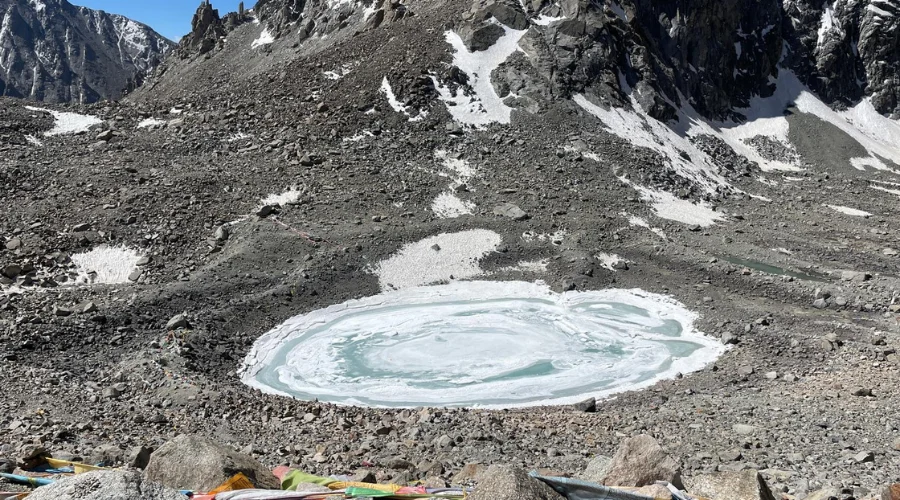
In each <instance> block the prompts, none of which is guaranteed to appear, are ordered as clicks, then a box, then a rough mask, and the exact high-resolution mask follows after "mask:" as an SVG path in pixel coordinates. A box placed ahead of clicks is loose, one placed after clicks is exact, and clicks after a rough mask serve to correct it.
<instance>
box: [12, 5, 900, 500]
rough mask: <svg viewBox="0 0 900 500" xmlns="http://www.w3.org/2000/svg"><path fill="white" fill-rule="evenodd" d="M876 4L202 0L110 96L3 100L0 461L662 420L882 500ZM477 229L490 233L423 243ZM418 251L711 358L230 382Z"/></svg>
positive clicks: (678, 435)
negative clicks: (317, 395)
mask: <svg viewBox="0 0 900 500" xmlns="http://www.w3.org/2000/svg"><path fill="white" fill-rule="evenodd" d="M893 5H894V3H893V2H889V1H883V0H882V1H853V0H848V1H844V0H840V1H838V2H837V3H827V4H818V3H816V4H814V5H808V4H807V3H801V2H787V3H779V2H766V1H763V2H737V1H718V2H712V1H710V2H642V1H639V0H638V1H622V2H618V3H617V2H611V1H608V0H607V1H603V2H577V1H568V2H566V1H564V2H560V3H552V2H541V1H539V0H535V1H526V2H524V3H519V2H517V1H512V2H506V1H489V0H485V1H480V0H479V1H476V2H472V3H469V2H457V1H444V0H417V1H416V2H399V1H383V2H378V1H376V2H372V3H369V2H353V1H338V0H320V1H318V0H307V1H306V2H295V1H282V0H268V1H265V2H260V3H259V4H258V5H256V6H255V8H254V9H253V10H252V11H249V12H246V13H243V15H242V14H239V13H235V14H228V15H220V14H219V13H218V12H215V8H214V6H207V5H203V6H201V7H200V9H199V10H198V12H197V16H196V17H195V19H194V23H193V26H194V32H193V33H192V34H191V35H190V36H189V37H187V38H186V39H185V40H184V41H183V42H182V44H181V46H180V47H179V49H178V55H177V57H170V58H168V59H167V60H166V62H165V63H164V64H163V65H162V66H161V68H160V70H159V71H157V72H156V73H155V75H154V77H153V78H152V79H151V80H149V81H148V82H146V84H145V85H144V86H142V87H141V88H140V89H138V90H137V91H135V92H134V93H133V94H131V95H130V96H129V97H128V98H127V99H125V100H122V101H119V102H114V103H104V104H102V105H101V104H94V105H90V106H84V107H78V108H76V109H67V111H69V112H72V111H75V112H77V113H78V115H71V114H66V113H62V112H60V111H57V110H55V109H53V110H50V111H48V110H41V109H36V108H26V107H25V106H24V103H22V102H19V101H15V100H10V99H5V100H2V101H0V106H2V110H3V112H4V113H3V116H4V117H7V118H4V120H3V123H0V141H2V143H0V150H2V153H3V154H2V155H0V184H2V186H3V188H4V189H3V193H4V194H3V196H5V198H4V201H6V202H7V205H8V206H9V207H10V209H9V211H8V213H6V214H2V215H0V232H2V234H3V238H4V241H5V246H3V247H2V248H0V269H2V271H3V276H2V277H0V287H2V290H3V294H2V296H0V328H2V330H0V354H2V356H3V359H4V362H3V363H2V364H0V376H2V378H3V379H4V380H12V381H15V382H14V383H12V384H7V385H5V386H3V388H2V391H3V392H2V396H3V397H2V398H0V452H7V451H8V452H10V453H11V452H12V451H14V450H17V449H18V448H20V447H22V446H23V444H24V443H30V442H34V441H40V442H43V443H52V444H53V446H54V447H55V448H56V449H59V450H62V451H63V452H68V453H71V454H73V455H74V454H77V455H79V456H94V455H95V454H102V453H108V454H110V455H113V456H114V457H115V458H116V459H123V458H124V456H123V455H124V449H123V448H130V447H137V446H148V447H157V446H159V445H160V444H161V443H162V442H164V441H166V440H167V439H169V438H171V437H173V436H174V435H175V434H178V433H182V432H190V433H197V434H202V435H207V436H214V437H215V438H216V439H217V440H220V441H222V442H225V443H227V444H229V445H233V446H235V447H237V448H239V449H243V450H245V451H246V452H248V453H250V454H253V455H255V456H256V457H258V458H259V459H261V460H262V461H263V462H265V463H266V464H267V465H275V464H279V463H290V464H293V465H297V466H299V467H301V468H303V469H305V470H309V471H315V472H319V473H323V474H326V473H327V474H331V473H339V472H350V473H353V472H356V471H357V469H359V468H360V467H363V466H364V467H366V468H368V469H371V470H372V471H374V473H375V474H376V475H377V476H378V479H384V480H391V479H396V480H398V481H401V480H407V479H411V478H419V479H426V478H428V477H435V476H436V477H439V478H440V480H444V481H451V480H452V479H453V478H454V477H455V476H456V474H457V473H459V472H460V471H462V470H475V469H476V466H475V465H476V464H491V463H505V464H512V465H515V466H517V467H523V468H539V469H549V470H554V471H566V472H575V471H578V470H581V469H583V468H584V466H585V465H586V464H587V462H588V461H589V460H590V459H591V458H592V457H593V456H595V455H598V454H607V455H608V454H611V453H612V452H613V451H614V449H615V444H616V443H618V442H619V441H620V440H621V439H622V438H624V437H631V436H636V435H639V434H650V435H652V436H654V437H655V438H656V439H657V440H658V441H659V442H660V444H661V445H662V446H663V447H664V448H666V449H667V450H670V451H673V450H677V452H673V453H671V455H672V456H676V457H679V458H678V459H677V460H678V461H679V465H680V466H681V468H682V469H683V473H684V475H685V477H686V478H692V477H698V476H701V475H704V474H706V473H710V472H715V471H741V470H759V471H761V474H763V476H764V477H765V478H766V480H767V481H768V482H769V484H770V485H771V486H772V489H773V490H774V491H775V492H776V494H779V495H780V496H781V498H785V499H790V498H800V499H805V498H839V499H848V498H872V497H874V495H875V492H878V491H881V488H882V487H883V485H884V484H886V483H889V482H896V481H897V480H898V479H900V478H898V477H897V471H898V470H900V451H898V449H900V425H898V423H897V419H896V418H895V413H896V408H897V406H898V405H900V391H898V387H900V355H898V352H900V326H898V325H900V324H898V321H897V314H898V311H900V304H898V300H900V295H898V290H900V277H898V274H897V272H896V269H897V266H898V263H900V261H898V260H897V259H898V258H900V250H898V248H900V243H898V242H897V238H896V236H895V235H896V234H897V231H898V230H900V227H898V224H897V220H898V219H897V215H898V208H897V207H898V204H897V201H898V196H900V150H898V147H897V144H900V123H898V121H897V120H896V119H894V118H892V117H891V116H892V115H893V114H895V113H896V112H897V104H896V97H895V92H896V89H897V86H896V85H895V84H894V83H893V82H895V81H896V79H897V58H898V51H897V50H896V44H895V41H896V40H895V37H896V36H897V33H898V31H897V28H896V25H895V24H894V23H895V22H896V18H895V16H893V15H892V13H893V12H894V6H893ZM79 115H83V116H79ZM88 115H89V116H88ZM91 117H94V118H93V119H92V118H91ZM65 131H68V133H63V132H65ZM473 230H478V231H486V232H488V233H489V234H490V235H492V237H494V238H495V240H496V241H498V242H499V243H497V245H496V246H494V247H492V248H489V249H488V250H487V252H486V253H484V254H483V255H481V254H479V255H477V256H475V257H470V256H466V257H467V258H466V259H459V254H458V252H463V253H464V251H466V250H468V249H467V248H465V247H466V245H457V247H463V248H462V249H460V248H452V249H451V248H449V247H447V248H445V247H444V246H442V245H433V244H431V243H430V240H429V238H433V237H435V236H438V235H442V234H443V235H459V234H464V233H466V232H468V231H473ZM423 242H426V243H428V244H427V245H424V248H425V250H427V252H424V254H422V255H420V254H416V255H419V256H420V257H421V260H419V261H414V262H412V263H413V264H415V265H409V266H406V267H404V266H396V267H398V268H401V269H403V270H404V272H405V273H406V274H404V275H403V276H402V278H403V280H404V282H407V283H409V282H413V283H423V284H432V283H443V282H452V281H457V280H458V279H459V276H458V273H457V272H456V270H455V269H456V268H458V267H464V268H465V270H466V271H467V272H468V273H469V274H468V275H467V276H469V278H468V279H475V280H478V279H490V280H520V281H529V282H532V281H535V280H542V281H544V282H545V283H547V284H549V286H551V287H552V289H553V290H554V291H556V292H562V291H565V290H600V289H606V288H625V289H632V288H639V289H642V290H646V291H649V292H654V293H660V294H665V295H669V296H672V297H674V298H675V299H677V300H678V301H679V302H680V303H682V304H684V305H685V306H686V307H687V308H689V309H690V310H692V311H694V312H696V313H697V314H698V316H699V318H698V319H697V322H696V325H697V328H698V329H699V330H700V331H703V332H705V333H707V334H709V335H711V336H713V337H715V338H716V339H718V340H719V341H720V342H721V343H723V344H726V345H727V346H729V348H728V351H727V352H725V354H723V355H722V356H721V357H720V358H718V359H717V360H716V361H715V363H713V364H711V365H709V366H707V367H706V368H704V369H702V370H700V371H697V372H694V373H687V374H683V376H681V377H676V378H674V379H673V380H667V381H661V382H659V383H657V384H655V385H653V386H652V387H650V388H647V389H644V390H634V391H627V392H624V393H621V394H618V395H617V397H616V398H614V399H612V400H605V401H599V402H597V410H598V411H597V412H594V413H589V412H582V411H575V410H574V409H573V408H572V407H562V406H557V407H536V408H520V409H512V410H503V411H494V410H488V409H483V408H477V409H468V408H462V409H461V408H450V409H416V410H412V409H373V408H364V407H356V406H340V405H335V404H330V403H324V402H318V401H297V400H292V399H289V398H285V397H282V396H276V395H271V394H264V393H261V392H259V391H257V390H255V389H251V388H249V387H248V386H246V385H244V384H242V383H241V379H240V376H241V374H240V373H239V371H240V368H241V364H242V360H243V359H244V357H245V355H246V354H247V353H248V352H249V351H250V350H251V347H252V346H253V344H254V342H255V341H256V340H257V339H258V338H259V337H260V336H261V335H263V334H264V333H266V332H269V331H270V330H272V329H273V328H275V327H277V326H278V325H281V324H282V323H283V322H284V321H286V320H287V319H289V318H291V317H293V316H295V315H297V314H301V313H307V312H310V311H315V310H319V309H322V308H326V307H328V306H332V305H336V304H341V303H344V302H346V301H348V300H351V299H356V298H361V297H370V296H373V295H378V294H379V293H382V292H387V291H389V290H390V289H391V285H392V284H395V283H400V281H397V280H392V279H390V276H388V277H385V276H383V275H382V274H380V273H382V272H383V271H384V268H385V267H386V266H385V263H386V262H391V263H394V262H397V260H396V259H398V258H399V257H403V255H404V251H403V249H406V248H408V247H407V245H416V244H420V245H421V244H423ZM435 247H437V248H435ZM456 260H461V262H456ZM448 261H450V262H449V263H448ZM98 262H99V263H100V264H103V265H100V264H98ZM400 262H401V263H403V262H407V261H402V260H400ZM473 263H474V264H473ZM450 264H453V265H456V264H458V266H456V267H454V266H451V265H450ZM450 268H453V269H451V270H448V269H450ZM4 429H5V430H4ZM113 440H114V441H115V445H114V446H112V447H110V445H109V442H110V441H113ZM4 446H5V448H4ZM469 466H471V467H469ZM368 469H367V470H368Z"/></svg>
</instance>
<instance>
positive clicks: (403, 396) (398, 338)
mask: <svg viewBox="0 0 900 500" xmlns="http://www.w3.org/2000/svg"><path fill="white" fill-rule="evenodd" d="M695 318H696V316H695V314H694V313H692V312H690V311H688V310H687V309H685V308H684V307H683V306H682V305H681V304H679V303H677V302H675V301H674V300H672V299H670V298H667V297H665V296H661V295H655V294H651V293H647V292H643V291H640V290H602V291H588V292H566V293H563V294H557V293H554V292H553V291H551V290H550V289H549V288H548V287H547V286H545V285H543V284H540V283H525V282H490V281H475V282H459V283H453V284H450V285H441V286H432V287H419V288H409V289H404V290H401V291H396V292H389V293H384V294H380V295H376V296H372V297H367V298H364V299H359V300H353V301H350V302H346V303H343V304H338V305H334V306H331V307H328V308H326V309H320V310H317V311H313V312H311V313H308V314H302V315H299V316H296V317H294V318H291V319H290V320H288V321H286V322H285V323H283V324H282V325H280V326H278V327H277V328H275V329H274V330H272V331H270V332H268V333H266V334H265V335H263V336H262V337H261V338H260V339H259V340H257V341H256V343H255V344H254V346H253V348H252V350H251V352H250V353H249V354H248V355H247V358H246V359H245V362H244V365H243V367H242V369H241V375H242V379H243V381H244V382H245V383H247V384H249V385H251V386H253V387H257V388H259V389H261V390H263V391H266V392H270V393H275V394H282V395H287V396H293V397H296V398H300V399H314V398H318V399H319V400H322V401H331V402H337V403H342V404H360V405H369V406H384V407H415V406H483V407H516V406H531V405H544V404H565V403H573V402H576V401H580V400H582V399H585V398H587V397H591V396H593V397H603V396H608V395H610V394H613V393H616V392H621V391H626V390H632V389H638V388H641V387H646V386H648V385H651V384H653V383H655V382H656V381H657V380H660V379H663V378H670V377H674V376H675V374H676V373H679V372H680V373H687V372H691V371H695V370H699V369H701V368H703V367H704V366H706V365H707V364H708V363H710V362H712V361H713V360H715V359H716V357H718V356H719V355H720V354H721V353H722V352H724V350H725V348H724V346H723V345H722V344H720V343H719V342H718V341H716V340H714V339H712V338H710V337H707V336H705V335H703V334H702V333H700V332H698V331H696V330H695V329H694V327H693V322H694V320H695Z"/></svg>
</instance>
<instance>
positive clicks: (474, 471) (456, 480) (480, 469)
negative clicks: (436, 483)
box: [452, 464, 487, 484]
mask: <svg viewBox="0 0 900 500" xmlns="http://www.w3.org/2000/svg"><path fill="white" fill-rule="evenodd" d="M485 470H487V466H485V465H482V464H466V465H464V466H463V468H462V470H460V471H459V472H457V473H456V475H455V476H453V479H452V482H453V484H464V483H469V482H472V481H478V480H479V479H480V478H481V474H482V473H484V471H485Z"/></svg>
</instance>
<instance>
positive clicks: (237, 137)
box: [225, 132, 253, 142]
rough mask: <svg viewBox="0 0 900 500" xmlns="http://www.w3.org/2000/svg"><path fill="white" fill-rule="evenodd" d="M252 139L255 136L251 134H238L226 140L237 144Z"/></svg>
mask: <svg viewBox="0 0 900 500" xmlns="http://www.w3.org/2000/svg"><path fill="white" fill-rule="evenodd" d="M251 137H253V136H251V135H250V134H247V133H244V132H238V133H236V134H231V135H230V136H228V139H225V141H226V142H237V141H243V140H244V139H250V138H251Z"/></svg>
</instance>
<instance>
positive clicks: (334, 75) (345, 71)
mask: <svg viewBox="0 0 900 500" xmlns="http://www.w3.org/2000/svg"><path fill="white" fill-rule="evenodd" d="M351 71H353V67H352V66H350V65H349V64H345V65H343V66H341V67H340V68H338V69H336V70H333V71H323V72H322V75H324V76H325V78H327V79H329V80H340V79H341V78H343V77H345V76H347V75H349V74H350V72H351Z"/></svg>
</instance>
